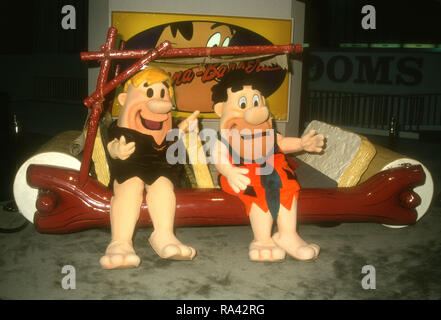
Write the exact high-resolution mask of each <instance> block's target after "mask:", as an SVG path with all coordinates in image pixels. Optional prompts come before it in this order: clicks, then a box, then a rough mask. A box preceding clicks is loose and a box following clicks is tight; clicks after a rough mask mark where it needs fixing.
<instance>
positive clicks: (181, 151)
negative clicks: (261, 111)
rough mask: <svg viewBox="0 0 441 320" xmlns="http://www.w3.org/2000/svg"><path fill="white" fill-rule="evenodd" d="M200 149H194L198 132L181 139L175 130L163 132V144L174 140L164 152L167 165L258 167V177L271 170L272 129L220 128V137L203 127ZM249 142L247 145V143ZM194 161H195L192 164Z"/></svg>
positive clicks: (273, 132) (269, 172) (273, 138)
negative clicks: (188, 153) (188, 151)
mask: <svg viewBox="0 0 441 320" xmlns="http://www.w3.org/2000/svg"><path fill="white" fill-rule="evenodd" d="M199 138H200V140H201V142H202V147H199V148H198V133H196V132H191V133H190V134H189V135H188V139H185V138H184V135H183V132H182V131H181V130H179V129H172V130H170V131H169V132H168V133H167V136H166V140H167V141H175V140H176V141H175V142H174V143H173V144H171V145H170V147H168V149H167V154H166V158H167V162H168V163H170V164H177V163H179V164H187V161H188V162H189V163H190V164H195V163H200V164H227V163H230V164H241V163H243V164H249V163H257V164H259V165H260V167H259V171H258V172H256V174H258V175H269V174H271V172H272V171H273V169H274V167H273V163H274V157H273V155H274V150H275V148H276V146H275V141H276V139H275V131H274V130H273V129H268V130H261V129H255V130H253V131H251V130H250V129H242V130H240V131H239V130H237V129H222V130H221V131H220V134H218V132H217V131H216V130H214V129H210V128H206V129H203V130H201V132H199ZM250 142H251V143H250ZM187 150H192V152H197V157H189V158H187V156H186V154H187ZM228 155H229V156H228ZM196 161H197V162H196Z"/></svg>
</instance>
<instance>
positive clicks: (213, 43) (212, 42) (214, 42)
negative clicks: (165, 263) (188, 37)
mask: <svg viewBox="0 0 441 320" xmlns="http://www.w3.org/2000/svg"><path fill="white" fill-rule="evenodd" d="M220 41H221V34H220V32H216V33H215V34H213V35H212V36H211V37H210V39H208V42H207V45H206V47H219V44H220Z"/></svg>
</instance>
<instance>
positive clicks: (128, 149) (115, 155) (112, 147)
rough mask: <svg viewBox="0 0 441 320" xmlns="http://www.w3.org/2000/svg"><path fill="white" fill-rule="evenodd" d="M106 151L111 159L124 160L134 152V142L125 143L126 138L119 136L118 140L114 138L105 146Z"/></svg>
mask: <svg viewBox="0 0 441 320" xmlns="http://www.w3.org/2000/svg"><path fill="white" fill-rule="evenodd" d="M107 150H108V151H109V154H110V156H111V157H112V159H121V160H126V159H127V158H128V157H130V155H131V154H132V153H133V152H135V142H133V141H132V142H129V143H126V138H125V137H124V136H121V137H120V138H119V140H118V139H117V138H114V139H113V140H112V141H110V142H109V143H108V144H107Z"/></svg>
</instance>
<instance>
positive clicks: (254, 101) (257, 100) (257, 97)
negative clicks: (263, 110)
mask: <svg viewBox="0 0 441 320" xmlns="http://www.w3.org/2000/svg"><path fill="white" fill-rule="evenodd" d="M258 105H259V95H257V94H255V95H254V96H253V106H255V107H257V106H258Z"/></svg>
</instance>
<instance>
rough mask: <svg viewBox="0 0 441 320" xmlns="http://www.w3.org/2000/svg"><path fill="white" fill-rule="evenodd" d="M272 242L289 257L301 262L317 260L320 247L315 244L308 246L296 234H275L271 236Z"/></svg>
mask: <svg viewBox="0 0 441 320" xmlns="http://www.w3.org/2000/svg"><path fill="white" fill-rule="evenodd" d="M273 240H274V242H275V243H276V244H277V245H278V246H279V247H281V248H283V249H284V250H285V251H286V252H287V253H288V254H289V255H290V256H291V257H293V258H294V259H297V260H301V261H312V260H315V259H317V257H318V255H319V252H320V247H319V246H318V245H316V244H308V243H306V242H305V241H304V240H303V239H302V238H300V237H299V235H297V234H281V233H280V232H276V233H275V234H274V235H273Z"/></svg>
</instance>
